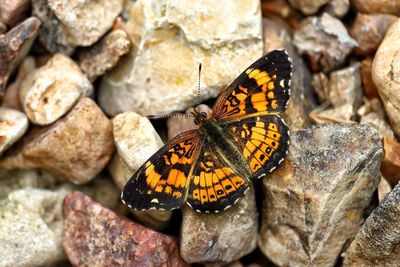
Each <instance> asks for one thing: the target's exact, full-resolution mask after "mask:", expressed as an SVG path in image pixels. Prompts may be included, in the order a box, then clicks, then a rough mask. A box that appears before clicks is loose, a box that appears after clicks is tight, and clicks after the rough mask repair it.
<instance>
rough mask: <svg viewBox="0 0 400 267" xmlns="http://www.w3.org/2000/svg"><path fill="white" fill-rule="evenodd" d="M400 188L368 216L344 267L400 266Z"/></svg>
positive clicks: (349, 251) (351, 247) (353, 243)
mask: <svg viewBox="0 0 400 267" xmlns="http://www.w3.org/2000/svg"><path fill="white" fill-rule="evenodd" d="M399 232H400V185H397V186H396V187H395V188H394V189H393V190H392V191H391V192H390V193H389V194H388V195H387V196H386V198H385V199H384V200H383V201H382V202H381V203H380V205H379V207H378V208H376V209H375V210H374V212H373V213H372V214H371V215H370V216H369V217H368V219H367V220H366V221H365V223H364V224H363V226H362V227H361V229H360V231H359V232H358V233H357V236H356V237H355V239H354V241H353V242H352V243H351V245H350V247H349V249H348V250H347V252H346V257H345V259H344V263H343V266H344V267H350V266H365V267H373V266H399V265H400V246H399Z"/></svg>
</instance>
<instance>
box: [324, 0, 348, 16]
mask: <svg viewBox="0 0 400 267" xmlns="http://www.w3.org/2000/svg"><path fill="white" fill-rule="evenodd" d="M349 9H350V0H331V1H329V2H328V4H327V5H326V7H325V10H324V11H325V12H326V13H328V14H329V15H331V16H333V17H336V18H342V17H344V16H345V15H346V14H347V12H349Z"/></svg>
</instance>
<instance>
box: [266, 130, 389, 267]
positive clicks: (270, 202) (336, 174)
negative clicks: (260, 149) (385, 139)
mask: <svg viewBox="0 0 400 267" xmlns="http://www.w3.org/2000/svg"><path fill="white" fill-rule="evenodd" d="M382 156H383V150H382V145H381V142H380V138H379V135H378V133H377V132H376V131H375V130H374V129H373V128H371V127H368V126H365V125H357V124H353V125H334V124H325V125H319V126H317V127H312V128H308V129H304V130H300V131H297V132H294V133H292V135H291V145H290V148H289V154H288V157H287V159H286V160H285V161H284V165H283V166H282V167H281V168H278V170H277V171H275V172H273V173H272V174H270V175H269V176H267V177H265V178H264V180H263V184H264V196H265V198H264V204H263V212H262V223H261V230H260V239H259V248H260V249H261V251H262V252H263V253H264V254H265V255H266V256H267V257H268V258H269V259H270V260H271V261H272V262H273V263H275V264H276V265H278V266H333V265H334V264H335V262H336V261H337V259H338V257H339V256H340V253H341V250H342V248H343V246H344V244H345V243H346V242H347V241H348V240H351V239H352V238H353V237H354V236H355V235H356V233H357V231H358V229H359V227H360V225H361V223H362V221H363V214H364V209H365V208H366V207H367V206H368V204H369V202H370V199H371V197H372V194H373V192H374V191H375V189H376V188H377V186H378V183H379V179H380V171H379V167H380V160H381V158H382Z"/></svg>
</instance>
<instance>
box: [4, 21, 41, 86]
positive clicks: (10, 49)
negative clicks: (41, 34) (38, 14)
mask: <svg viewBox="0 0 400 267" xmlns="http://www.w3.org/2000/svg"><path fill="white" fill-rule="evenodd" d="M39 26H40V20H38V19H37V18H35V17H30V18H28V19H26V20H24V21H23V22H22V23H20V24H19V25H17V26H15V27H14V28H12V29H11V30H10V31H8V32H7V33H6V34H3V35H0V91H3V90H4V89H5V86H6V85H7V81H8V78H9V76H10V75H11V73H12V72H13V71H14V69H15V68H16V67H17V66H18V65H19V63H21V61H22V60H23V58H24V57H25V56H26V55H27V54H28V52H29V49H30V47H31V45H32V43H33V41H34V40H35V38H36V35H37V33H38V30H39Z"/></svg>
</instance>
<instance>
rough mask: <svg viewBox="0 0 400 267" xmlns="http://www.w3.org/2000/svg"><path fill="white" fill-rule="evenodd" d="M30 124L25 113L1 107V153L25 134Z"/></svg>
mask: <svg viewBox="0 0 400 267" xmlns="http://www.w3.org/2000/svg"><path fill="white" fill-rule="evenodd" d="M28 126H29V123H28V118H27V117H26V115H25V114H24V113H22V112H19V111H18V110H14V109H10V108H2V107H0V155H1V154H3V152H4V151H5V150H6V149H8V148H9V147H10V146H12V145H13V144H14V143H15V142H17V141H18V140H19V139H20V138H21V137H22V136H23V135H24V134H25V132H26V131H27V130H28Z"/></svg>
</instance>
